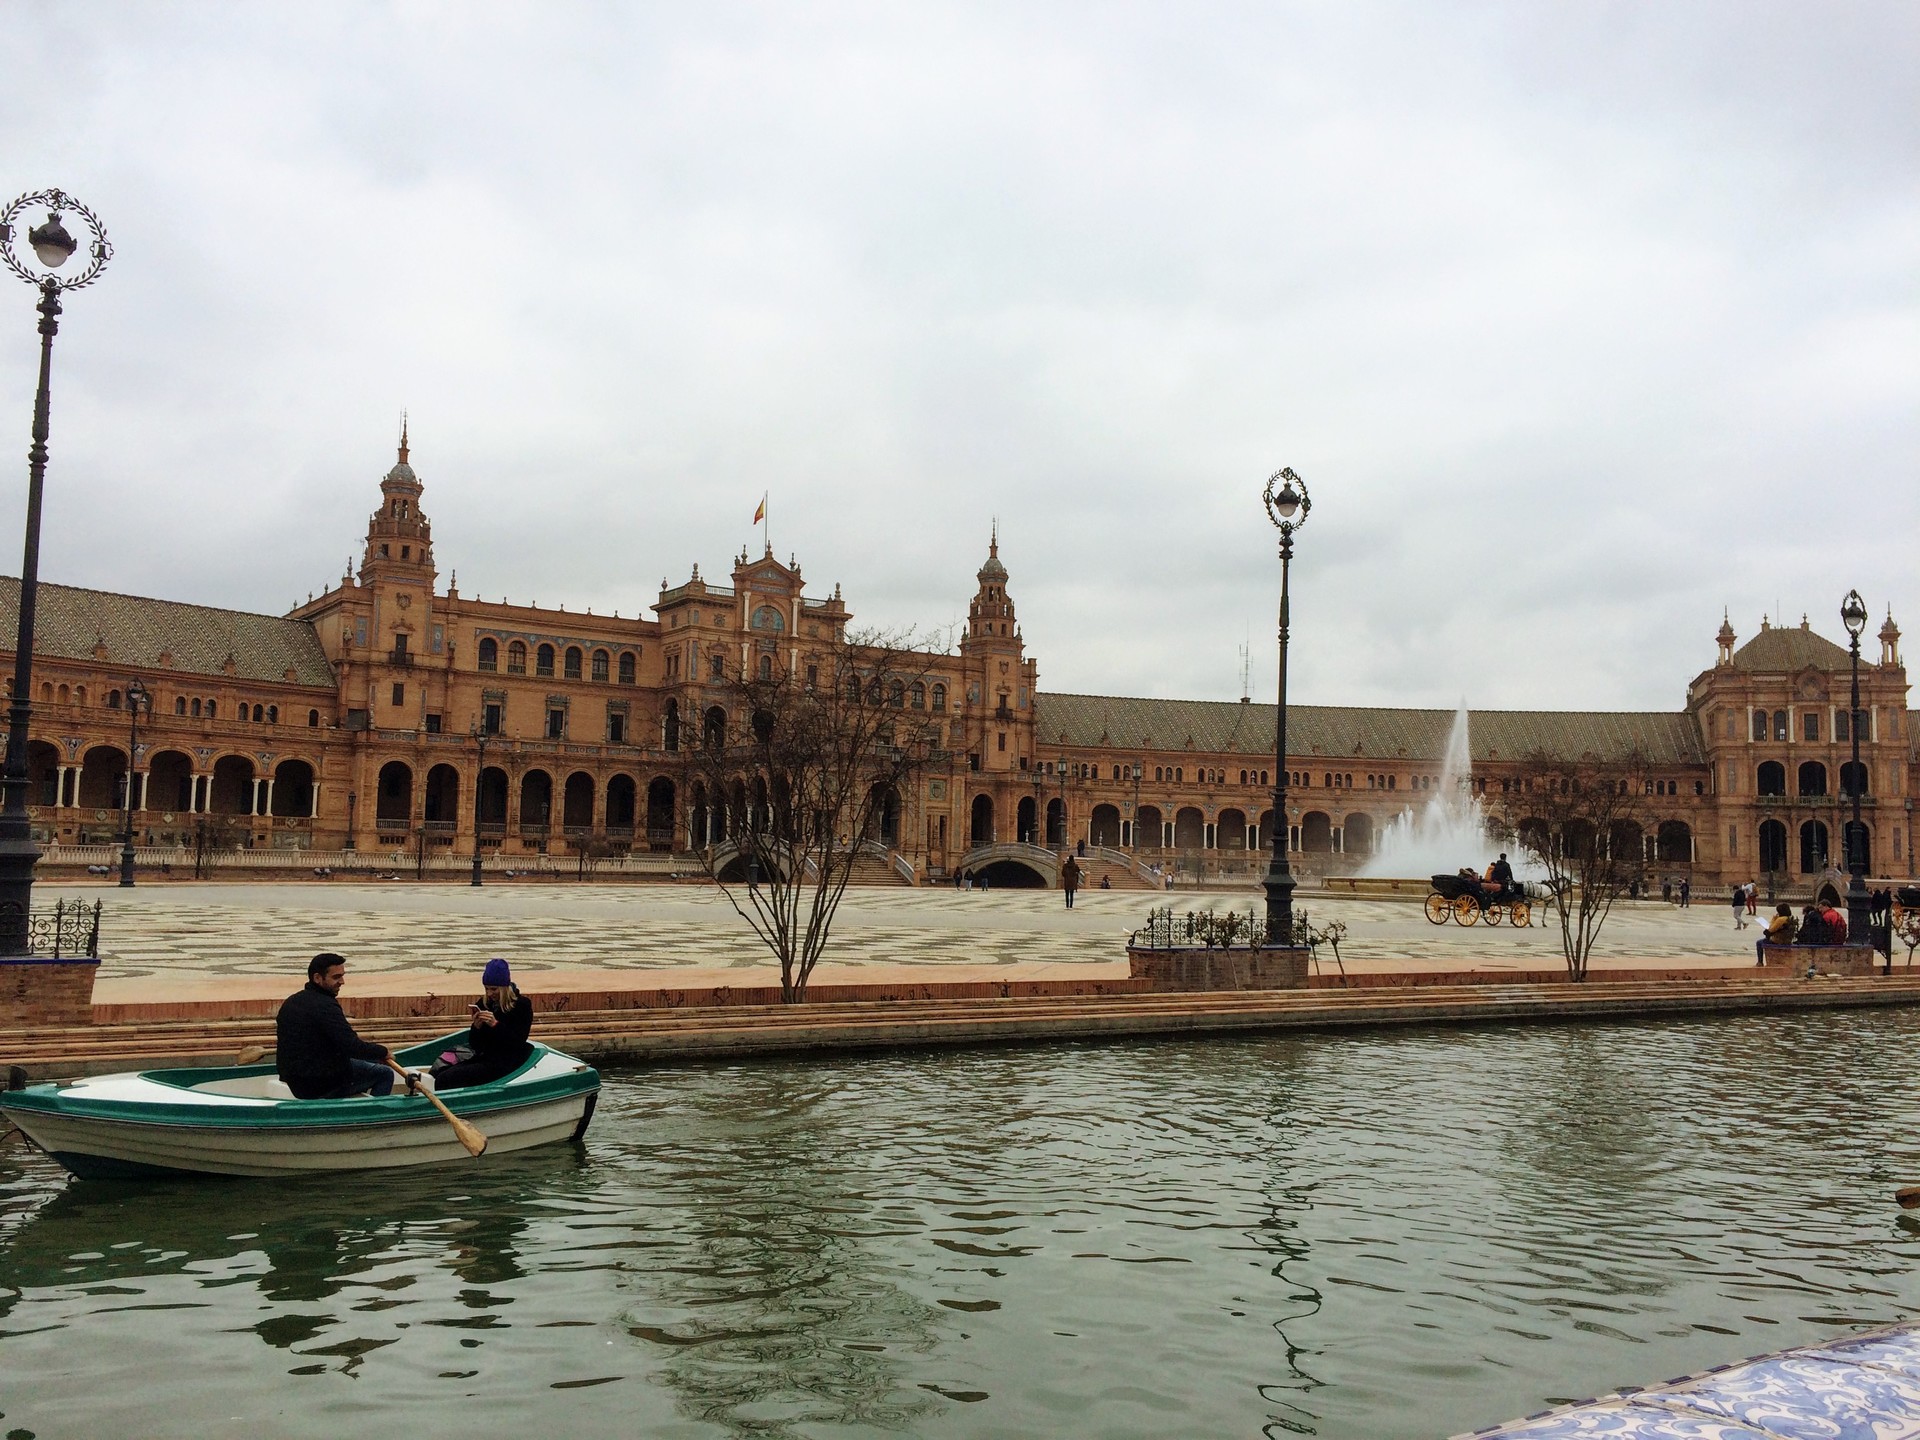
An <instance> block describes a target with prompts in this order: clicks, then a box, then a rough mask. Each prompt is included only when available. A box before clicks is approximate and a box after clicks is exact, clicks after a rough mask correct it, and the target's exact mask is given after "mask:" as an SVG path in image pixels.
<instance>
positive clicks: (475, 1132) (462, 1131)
mask: <svg viewBox="0 0 1920 1440" xmlns="http://www.w3.org/2000/svg"><path fill="white" fill-rule="evenodd" d="M387 1063H388V1064H389V1065H391V1066H392V1067H393V1068H394V1070H395V1071H396V1072H398V1074H399V1075H400V1077H401V1078H402V1079H403V1080H406V1081H408V1082H409V1083H411V1082H412V1079H413V1077H412V1076H410V1075H408V1074H407V1067H406V1066H404V1065H402V1064H401V1063H400V1062H399V1061H398V1060H391V1059H390V1060H388V1061H387ZM418 1093H419V1094H422V1095H424V1096H426V1097H427V1099H428V1101H429V1102H431V1104H432V1105H433V1108H434V1109H436V1110H438V1111H439V1112H440V1113H441V1115H442V1116H444V1117H445V1119H446V1122H447V1123H448V1124H449V1125H451V1126H452V1127H453V1133H454V1134H455V1135H457V1136H458V1137H459V1139H460V1143H461V1144H462V1145H464V1146H465V1147H466V1151H467V1153H468V1154H469V1155H472V1156H475V1157H476V1158H477V1157H478V1156H479V1155H480V1154H481V1152H482V1151H484V1150H485V1149H486V1148H487V1137H486V1136H484V1135H482V1134H481V1133H480V1130H479V1128H478V1127H477V1126H474V1125H470V1124H468V1123H467V1122H466V1121H465V1120H462V1119H461V1118H460V1117H459V1116H458V1115H456V1114H454V1113H453V1111H451V1110H449V1109H448V1108H447V1105H446V1102H445V1101H444V1100H442V1099H441V1098H440V1097H439V1096H438V1095H436V1094H434V1093H433V1091H431V1090H429V1089H427V1087H426V1086H424V1085H422V1086H421V1087H420V1089H419V1092H418Z"/></svg>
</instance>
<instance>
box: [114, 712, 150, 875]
mask: <svg viewBox="0 0 1920 1440" xmlns="http://www.w3.org/2000/svg"><path fill="white" fill-rule="evenodd" d="M151 704H152V701H151V699H150V698H149V696H148V695H147V687H146V686H144V685H142V684H141V683H140V682H139V681H138V680H136V681H134V682H133V683H132V684H131V685H129V686H127V807H126V824H125V825H123V826H122V827H121V830H120V885H121V888H123V889H128V890H131V889H132V888H133V778H134V766H135V765H137V764H139V762H140V711H141V710H142V709H143V708H146V707H147V706H149V705H151Z"/></svg>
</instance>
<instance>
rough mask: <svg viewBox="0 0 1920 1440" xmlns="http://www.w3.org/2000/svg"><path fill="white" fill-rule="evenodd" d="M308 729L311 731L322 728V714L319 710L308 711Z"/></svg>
mask: <svg viewBox="0 0 1920 1440" xmlns="http://www.w3.org/2000/svg"><path fill="white" fill-rule="evenodd" d="M307 728H308V729H309V730H318V729H319V728H320V712H319V711H318V710H309V711H307Z"/></svg>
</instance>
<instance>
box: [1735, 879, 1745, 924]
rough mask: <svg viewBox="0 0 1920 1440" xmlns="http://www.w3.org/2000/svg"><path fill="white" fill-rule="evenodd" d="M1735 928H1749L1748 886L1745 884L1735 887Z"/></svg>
mask: <svg viewBox="0 0 1920 1440" xmlns="http://www.w3.org/2000/svg"><path fill="white" fill-rule="evenodd" d="M1733 928H1734V929H1736V930H1744V929H1746V928H1747V887H1746V886H1744V885H1736V886H1734V887H1733Z"/></svg>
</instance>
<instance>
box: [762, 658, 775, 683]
mask: <svg viewBox="0 0 1920 1440" xmlns="http://www.w3.org/2000/svg"><path fill="white" fill-rule="evenodd" d="M760 678H761V679H762V680H771V679H773V657H772V656H771V655H762V656H761V657H760Z"/></svg>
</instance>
